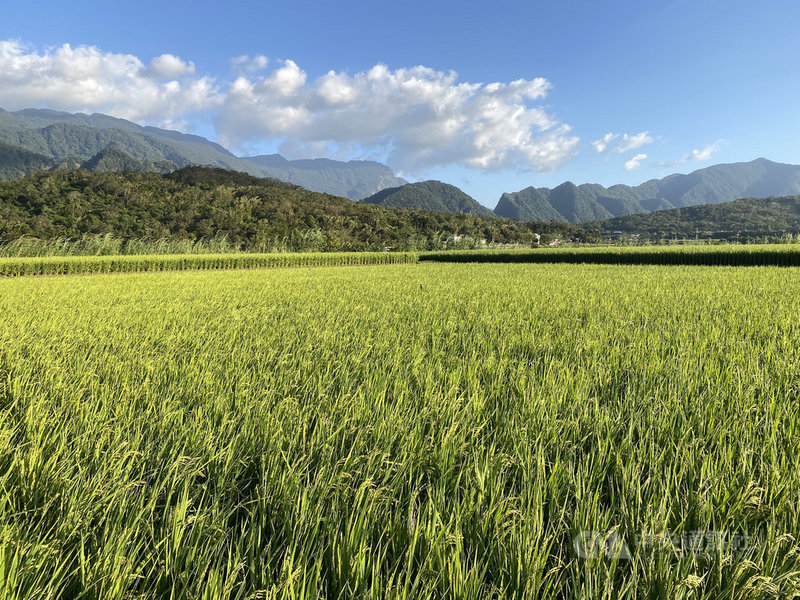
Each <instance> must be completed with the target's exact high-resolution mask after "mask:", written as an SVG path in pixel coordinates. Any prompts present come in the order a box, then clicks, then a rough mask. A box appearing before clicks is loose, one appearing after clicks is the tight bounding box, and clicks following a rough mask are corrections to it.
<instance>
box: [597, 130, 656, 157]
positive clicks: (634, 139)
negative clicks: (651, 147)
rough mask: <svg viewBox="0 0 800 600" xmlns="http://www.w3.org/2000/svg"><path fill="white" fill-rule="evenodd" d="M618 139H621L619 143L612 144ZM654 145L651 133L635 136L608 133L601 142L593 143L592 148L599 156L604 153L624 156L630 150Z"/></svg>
mask: <svg viewBox="0 0 800 600" xmlns="http://www.w3.org/2000/svg"><path fill="white" fill-rule="evenodd" d="M617 139H619V141H618V142H617V143H615V144H612V143H611V142H613V141H615V140H617ZM652 143H653V138H652V136H651V135H650V132H649V131H642V132H640V133H636V134H634V135H628V134H627V133H621V134H620V133H607V134H605V135H604V136H603V137H602V138H600V139H599V140H595V141H593V142H592V147H593V148H594V151H595V152H597V153H598V154H602V153H603V152H617V153H619V154H622V153H623V152H627V151H628V150H636V149H637V148H641V147H642V146H644V145H645V144H652Z"/></svg>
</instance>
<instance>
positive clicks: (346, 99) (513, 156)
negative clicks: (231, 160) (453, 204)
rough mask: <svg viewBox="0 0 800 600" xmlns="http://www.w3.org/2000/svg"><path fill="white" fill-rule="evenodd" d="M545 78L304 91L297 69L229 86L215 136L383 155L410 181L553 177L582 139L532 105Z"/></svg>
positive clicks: (439, 78) (429, 76) (381, 72)
mask: <svg viewBox="0 0 800 600" xmlns="http://www.w3.org/2000/svg"><path fill="white" fill-rule="evenodd" d="M549 88H550V83H549V82H548V81H547V80H545V79H533V80H523V79H520V80H517V81H512V82H510V83H490V84H480V83H466V82H459V81H458V76H457V74H456V73H454V72H452V71H451V72H448V73H445V72H441V71H435V70H433V69H429V68H426V67H421V66H419V67H412V68H408V69H397V70H390V69H389V68H388V67H386V66H385V65H381V64H379V65H376V66H374V67H373V68H371V69H369V70H368V71H365V72H361V73H357V74H355V75H349V74H347V73H337V72H335V71H330V72H328V73H327V74H325V75H323V76H321V77H319V78H318V79H316V80H314V81H311V82H308V81H307V77H306V74H305V73H304V72H303V71H302V70H300V68H299V67H298V66H297V65H296V64H295V63H294V62H292V61H286V62H285V63H284V64H283V65H282V66H281V67H280V68H278V69H276V70H275V71H273V72H272V73H269V74H267V75H266V76H264V77H262V78H256V79H251V78H246V77H240V78H239V79H238V80H237V81H236V82H235V83H234V85H232V86H231V88H230V90H229V94H228V97H227V101H226V102H225V104H224V106H223V107H222V109H221V111H220V113H219V118H218V120H217V127H218V131H219V134H220V137H221V138H222V140H223V142H224V143H228V144H231V145H232V146H235V147H241V146H245V145H247V144H248V143H249V142H252V141H254V140H255V139H258V138H268V139H276V138H285V139H287V140H288V141H287V143H286V144H285V146H284V147H282V151H283V152H286V153H291V152H294V153H298V154H304V153H307V154H311V153H312V152H319V148H320V147H326V148H329V149H330V148H342V147H353V148H361V151H362V152H364V153H371V154H375V153H376V152H377V153H379V154H380V153H381V152H382V153H383V154H384V155H385V156H386V160H387V162H389V164H391V165H392V166H394V167H395V168H397V169H402V170H403V171H405V172H415V171H420V170H422V169H424V168H426V167H429V166H433V165H445V164H461V165H466V166H468V167H472V168H479V169H501V168H520V169H536V170H539V171H549V170H553V169H555V168H557V167H558V166H559V165H560V164H561V163H562V162H563V161H565V160H566V159H568V158H569V157H570V156H571V155H572V154H573V152H574V150H575V147H576V146H577V143H578V138H577V137H575V136H573V135H571V130H570V127H569V126H567V125H564V124H560V123H558V122H557V121H556V120H555V119H554V118H553V117H552V116H550V115H549V114H547V112H545V110H544V109H543V108H541V107H537V106H530V105H529V103H530V101H536V100H541V99H543V98H544V97H545V96H546V94H547V92H548V90H549Z"/></svg>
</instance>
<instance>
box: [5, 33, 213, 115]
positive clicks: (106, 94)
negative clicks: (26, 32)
mask: <svg viewBox="0 0 800 600" xmlns="http://www.w3.org/2000/svg"><path fill="white" fill-rule="evenodd" d="M194 71H195V68H194V65H193V64H192V63H191V62H186V61H184V60H182V59H181V58H179V57H177V56H173V55H171V54H162V55H161V56H158V57H156V58H154V59H153V60H152V61H151V62H150V64H149V65H148V66H146V67H145V65H144V63H143V62H142V61H141V60H140V59H139V58H137V57H135V56H132V55H130V54H114V53H111V52H102V51H101V50H99V49H98V48H96V47H93V46H77V47H72V46H70V45H69V44H64V45H63V46H59V47H57V48H54V49H48V50H45V51H43V52H38V51H35V50H30V49H29V48H27V47H26V46H24V45H23V44H21V43H20V42H18V41H13V40H10V41H9V40H7V41H0V106H2V107H3V108H5V109H7V110H16V109H21V108H30V107H38V106H43V107H48V108H53V109H57V110H65V111H72V112H105V113H109V114H112V115H114V116H118V117H123V118H126V119H131V120H134V121H142V122H154V123H167V122H170V121H173V120H176V119H178V118H179V117H181V116H182V115H185V114H186V113H188V112H191V111H198V110H206V109H208V108H209V107H211V106H214V105H215V104H216V103H218V102H219V100H220V97H219V94H218V91H217V89H216V88H215V85H214V82H213V80H212V79H210V78H208V77H197V76H195V75H194Z"/></svg>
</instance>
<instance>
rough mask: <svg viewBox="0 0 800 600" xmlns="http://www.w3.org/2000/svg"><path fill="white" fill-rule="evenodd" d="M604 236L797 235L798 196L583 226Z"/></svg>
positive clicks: (799, 230) (747, 200) (799, 226)
mask: <svg viewBox="0 0 800 600" xmlns="http://www.w3.org/2000/svg"><path fill="white" fill-rule="evenodd" d="M584 227H585V228H586V229H587V230H590V231H596V232H599V233H601V234H602V235H604V236H609V235H615V234H618V233H623V234H638V235H645V236H648V237H651V238H671V237H678V238H694V237H700V238H725V239H729V238H748V237H749V238H753V237H765V236H772V237H777V236H781V235H783V234H785V233H791V234H798V233H800V196H788V197H782V198H745V199H741V200H735V201H733V202H725V203H722V204H706V205H703V206H691V207H687V208H674V209H671V210H661V211H657V212H653V213H649V214H638V215H628V216H625V217H617V218H615V219H608V220H605V221H596V222H592V223H585V224H584Z"/></svg>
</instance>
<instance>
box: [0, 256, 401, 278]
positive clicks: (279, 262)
mask: <svg viewBox="0 0 800 600" xmlns="http://www.w3.org/2000/svg"><path fill="white" fill-rule="evenodd" d="M416 261H417V255H416V254H415V253H412V252H325V253H322V252H320V253H286V254H186V255H181V254H165V255H142V256H123V255H120V256H65V257H62V256H59V257H45V258H0V277H2V276H6V277H15V276H22V275H75V274H92V273H131V272H144V271H184V270H190V269H199V270H206V269H214V270H216V269H257V268H273V267H317V266H335V265H383V264H398V263H409V262H416Z"/></svg>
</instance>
